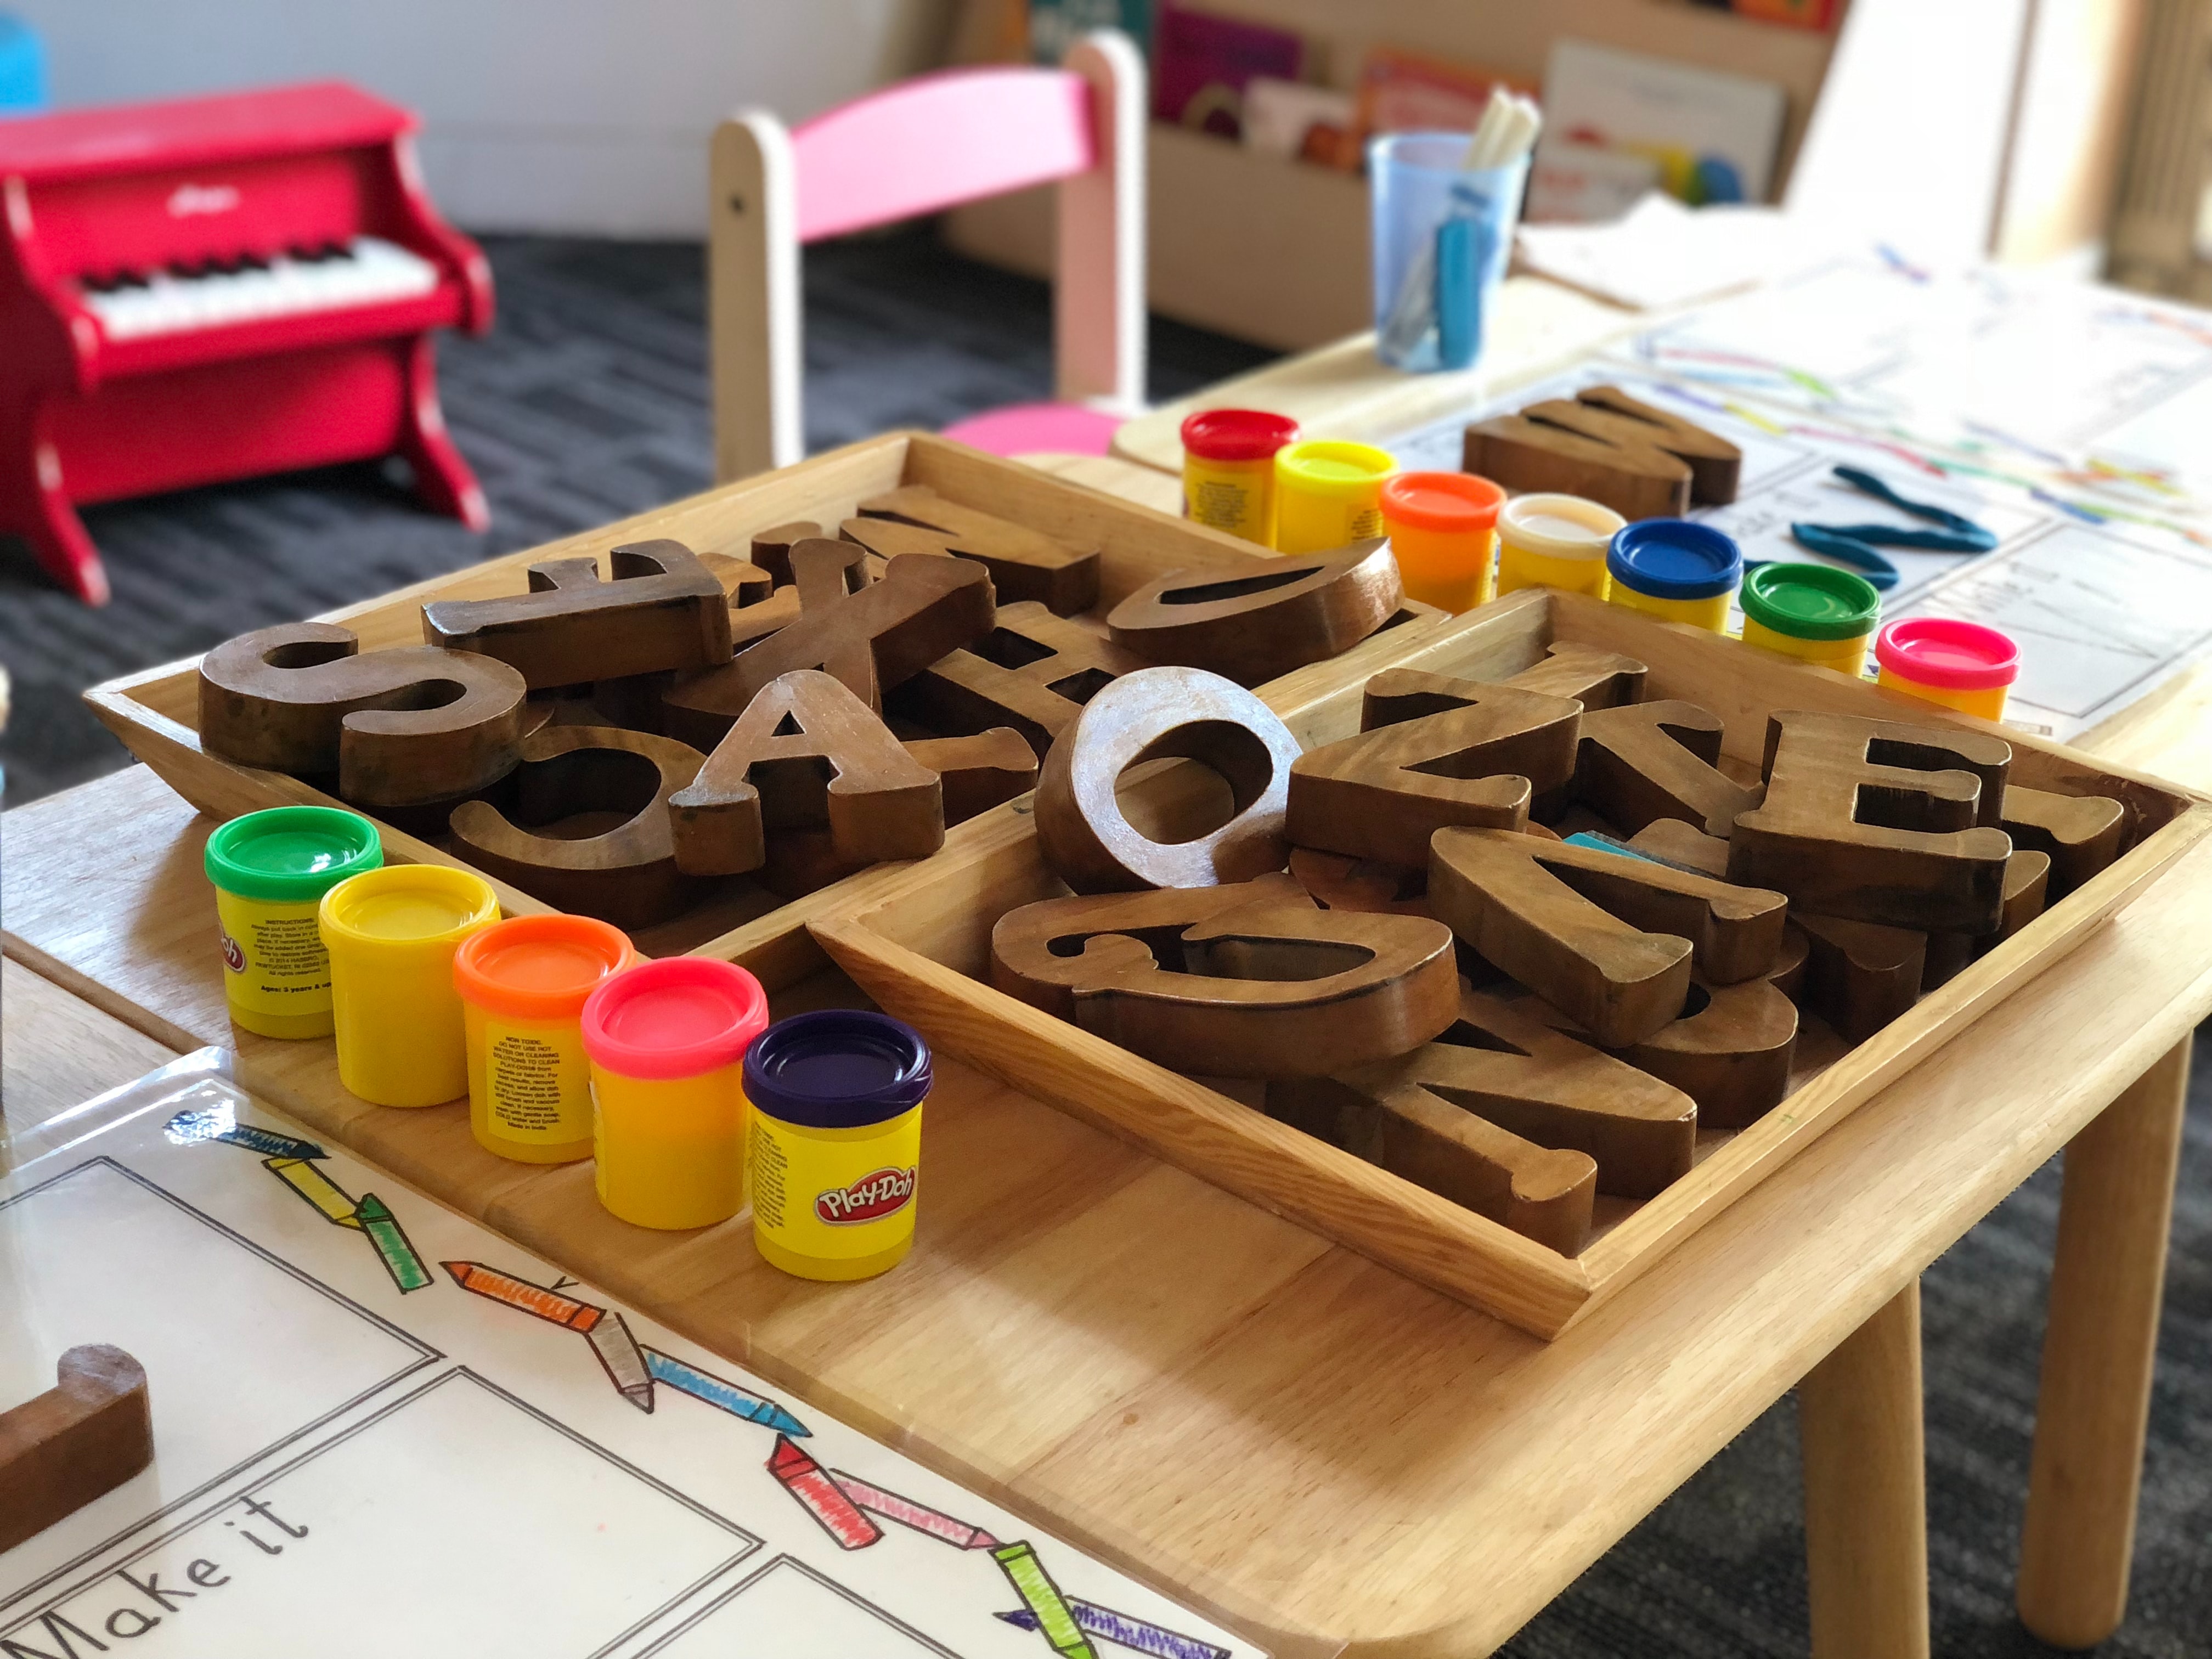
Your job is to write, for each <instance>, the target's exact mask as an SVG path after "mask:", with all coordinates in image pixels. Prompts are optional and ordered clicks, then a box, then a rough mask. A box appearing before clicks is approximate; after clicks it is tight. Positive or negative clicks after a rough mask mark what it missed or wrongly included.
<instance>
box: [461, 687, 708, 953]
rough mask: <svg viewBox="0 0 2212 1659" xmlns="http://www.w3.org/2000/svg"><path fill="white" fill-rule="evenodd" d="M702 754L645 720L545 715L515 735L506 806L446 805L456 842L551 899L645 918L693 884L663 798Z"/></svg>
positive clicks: (689, 896) (592, 911)
mask: <svg viewBox="0 0 2212 1659" xmlns="http://www.w3.org/2000/svg"><path fill="white" fill-rule="evenodd" d="M705 758H706V757H704V756H703V755H702V754H701V753H700V752H699V751H698V750H696V749H694V748H692V747H691V746H690V744H682V743H678V742H677V741H676V740H675V739H674V738H661V737H655V736H653V734H652V733H650V732H627V731H623V730H622V729H620V728H619V727H616V726H546V727H545V728H544V729H543V730H542V731H539V732H535V733H533V734H532V736H531V737H530V738H528V739H527V740H526V741H525V743H524V744H523V745H522V765H521V768H520V770H519V771H518V772H517V773H516V775H515V778H514V794H513V804H512V805H511V806H510V808H509V810H508V811H506V812H502V811H501V810H500V809H499V808H498V807H497V806H495V805H493V804H492V803H491V802H489V801H486V800H471V801H464V802H463V803H461V805H459V806H457V807H455V808H454V809H453V814H452V817H451V819H450V823H451V826H452V829H453V839H454V841H455V842H457V843H458V845H457V846H456V848H455V850H456V851H457V852H458V853H459V854H460V856H461V857H463V858H465V859H466V860H468V861H469V862H470V863H471V864H473V865H475V866H477V867H478V868H479V869H481V870H483V872H484V873H485V874H487V875H489V876H492V877H495V878H497V879H499V880H501V881H504V882H507V883H510V884H513V885H514V886H516V887H520V889H521V890H523V891H524V892H526V893H527V894H529V895H530V896H532V897H533V898H540V899H543V900H544V901H545V902H546V903H548V904H550V905H552V906H554V907H555V908H557V909H562V910H568V911H573V912H574V913H575V914H576V915H586V916H597V917H598V918H599V920H600V921H611V922H612V923H613V924H614V925H615V926H616V927H652V926H653V924H654V923H655V922H660V921H667V920H668V919H669V918H670V917H671V916H674V915H680V914H682V913H683V912H684V910H686V909H688V908H690V906H691V905H692V903H693V902H695V901H696V899H697V897H698V896H699V895H698V887H697V884H696V883H695V882H692V881H690V880H688V879H686V878H685V876H684V872H682V871H680V870H679V869H678V867H677V865H676V859H675V852H674V848H673V846H672V845H671V841H670V836H669V827H668V801H669V797H670V796H671V795H672V794H674V793H676V792H677V791H678V790H679V789H682V788H684V787H685V786H686V785H688V784H689V783H690V781H692V779H694V778H695V777H696V776H697V775H698V772H699V766H700V763H701V762H702V761H703V760H704V759H705ZM547 830H554V831H557V832H562V833H553V834H547V833H543V832H544V831H547Z"/></svg>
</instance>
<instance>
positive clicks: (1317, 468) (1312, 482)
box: [1275, 438, 1398, 501]
mask: <svg viewBox="0 0 2212 1659" xmlns="http://www.w3.org/2000/svg"><path fill="white" fill-rule="evenodd" d="M1397 470H1398V458H1397V457H1396V456H1395V455H1393V454H1392V453H1390V452H1389V450H1387V449H1377V448H1376V447H1375V446H1374V445H1373V444H1356V443H1352V442H1351V441H1348V440H1346V439H1342V438H1308V439H1307V440H1306V441H1304V442H1303V443H1295V444H1285V446H1284V447H1282V448H1280V449H1279V450H1277V451H1276V452H1275V475H1276V477H1278V478H1279V479H1280V480H1282V482H1284V483H1288V484H1293V485H1295V486H1296V487H1297V488H1298V489H1303V490H1304V491H1305V492H1306V493H1307V494H1309V495H1337V496H1342V497H1344V498H1345V499H1346V500H1353V501H1371V500H1373V499H1374V495H1375V492H1376V490H1377V489H1380V488H1382V484H1383V479H1385V478H1387V477H1389V476H1390V475H1391V474H1392V473H1393V472H1395V471H1397Z"/></svg>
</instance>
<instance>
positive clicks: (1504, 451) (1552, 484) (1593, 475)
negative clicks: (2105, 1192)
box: [1460, 403, 1690, 520]
mask: <svg viewBox="0 0 2212 1659" xmlns="http://www.w3.org/2000/svg"><path fill="white" fill-rule="evenodd" d="M1575 408H1577V405H1576V404H1571V403H1553V404H1534V405H1533V406H1532V408H1531V409H1528V410H1523V411H1522V413H1520V414H1518V415H1498V416H1492V418H1491V419H1489V420H1486V421H1478V422H1475V423H1474V425H1472V426H1470V427H1468V428H1467V435H1466V438H1465V440H1464V441H1462V446H1461V451H1460V453H1461V460H1460V465H1461V467H1462V470H1463V471H1468V472H1478V473H1480V474H1481V475H1482V476H1483V477H1486V478H1489V479H1492V480H1493V481H1495V482H1496V483H1500V484H1503V485H1504V487H1505V488H1506V489H1510V490H1512V491H1514V492H1515V493H1516V494H1521V493H1523V492H1530V491H1539V490H1542V491H1554V490H1555V491H1558V492H1559V493H1561V494H1564V495H1580V496H1583V497H1584V498H1585V499H1587V500H1589V501H1598V502H1601V503H1603V504H1604V505H1605V506H1607V507H1611V508H1612V509H1613V511H1614V512H1616V513H1620V514H1621V516H1622V517H1624V518H1626V519H1631V520H1635V519H1679V518H1680V517H1681V516H1682V515H1683V514H1684V513H1687V512H1688V511H1689V510H1690V469H1689V465H1688V464H1687V463H1686V462H1683V461H1679V460H1677V459H1675V458H1674V456H1672V455H1669V454H1668V453H1666V452H1665V451H1664V450H1662V449H1657V448H1655V447H1652V446H1651V445H1650V444H1648V443H1644V442H1641V441H1632V442H1628V443H1620V442H1616V441H1613V440H1612V439H1610V438H1604V437H1595V436H1590V435H1586V434H1584V433H1583V432H1578V431H1574V430H1571V429H1570V428H1567V427H1565V426H1562V425H1559V423H1558V422H1555V421H1550V420H1539V419H1535V418H1534V415H1535V413H1536V412H1537V411H1539V410H1552V411H1553V412H1557V411H1558V410H1561V409H1567V410H1572V409H1575Z"/></svg>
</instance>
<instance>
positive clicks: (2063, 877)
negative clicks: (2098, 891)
mask: <svg viewBox="0 0 2212 1659" xmlns="http://www.w3.org/2000/svg"><path fill="white" fill-rule="evenodd" d="M2002 823H2003V824H2004V829H2005V833H2006V834H2008V835H2009V836H2011V837H2012V839H2013V845H2015V847H2032V848H2034V849H2035V850H2036V851H2037V852H2039V853H2047V854H2050V855H2051V899H2052V901H2053V902H2056V901H2057V900H2059V899H2062V898H2064V897H2065V896H2066V895H2067V894H2069V893H2070V892H2072V891H2073V890H2075V888H2077V887H2079V886H2080V885H2081V884H2082V883H2083V882H2085V881H2087V880H2088V879H2089V878H2090V877H2092V876H2093V875H2095V874H2096V873H2097V872H2099V871H2100V870H2101V869H2103V868H2104V867H2105V866H2106V865H2108V864H2110V863H2111V862H2112V860H2114V859H2116V858H2118V857H2119V855H2120V848H2122V847H2123V846H2124V845H2125V844H2126V842H2127V838H2128V813H2127V809H2126V808H2125V807H2124V806H2122V805H2120V804H2119V802H2118V801H2116V800H2114V799H2112V797H2111V796H2109V795H2054V794H2052V793H2050V792H2049V791H2047V790H2043V789H2030V788H2029V787H2027V785H2026V784H2021V783H2008V784H2006V786H2005V791H2004V805H2003V807H2002Z"/></svg>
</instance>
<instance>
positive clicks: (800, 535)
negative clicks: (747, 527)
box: [753, 519, 833, 587]
mask: <svg viewBox="0 0 2212 1659" xmlns="http://www.w3.org/2000/svg"><path fill="white" fill-rule="evenodd" d="M827 539H833V538H830V536H829V531H827V530H826V529H824V528H823V526H820V525H818V524H815V523H812V522H811V521H810V520H804V519H802V520H799V521H798V522H797V523H794V524H780V525H777V526H775V528H774V529H772V530H763V531H760V532H757V533H756V534H755V535H754V537H753V562H754V563H755V564H757V565H758V566H759V567H760V568H762V569H763V570H765V571H767V572H768V574H769V580H771V581H773V582H775V585H776V586H779V587H781V586H784V585H785V584H787V582H789V581H790V580H792V575H791V550H792V549H793V548H794V547H796V546H798V545H799V543H801V542H816V541H823V540H827Z"/></svg>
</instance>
